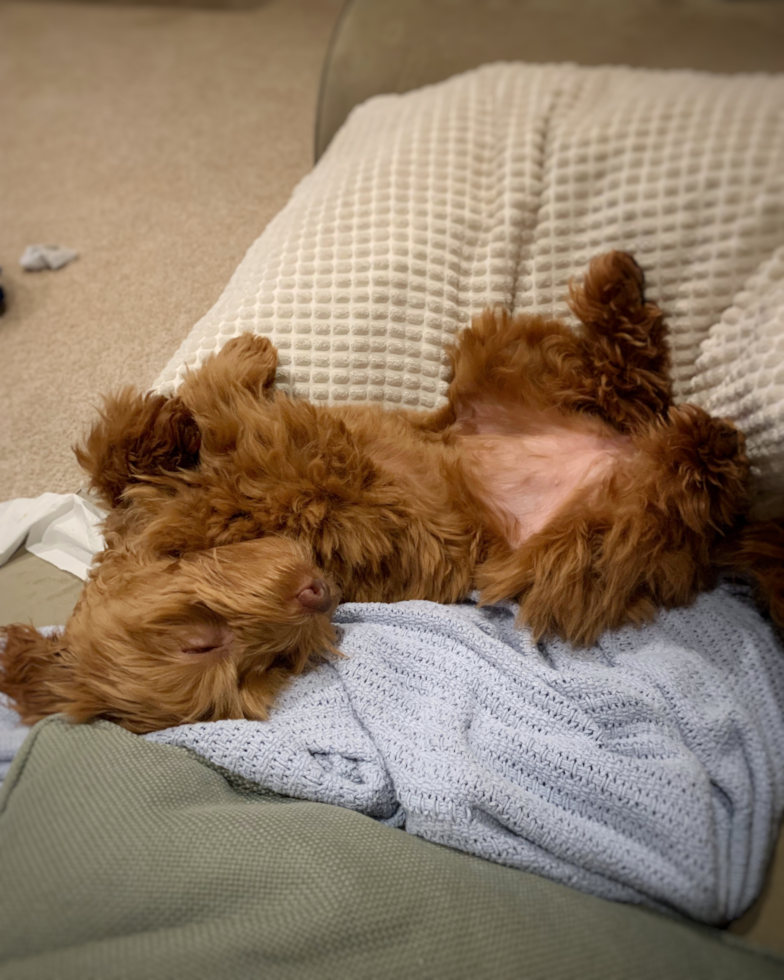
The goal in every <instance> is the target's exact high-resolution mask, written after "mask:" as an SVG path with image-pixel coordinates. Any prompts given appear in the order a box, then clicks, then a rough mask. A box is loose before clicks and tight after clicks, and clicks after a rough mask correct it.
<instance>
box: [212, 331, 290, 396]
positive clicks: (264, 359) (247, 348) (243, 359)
mask: <svg viewBox="0 0 784 980" xmlns="http://www.w3.org/2000/svg"><path fill="white" fill-rule="evenodd" d="M215 360H216V362H219V363H220V364H221V365H222V366H223V367H224V368H228V370H229V371H230V373H231V380H232V382H233V383H234V384H236V385H240V386H241V387H242V388H247V389H248V390H249V391H261V390H264V389H267V388H270V387H272V385H273V383H274V381H275V372H276V371H277V367H278V352H277V351H276V350H275V348H274V347H273V345H272V343H271V341H270V340H269V339H268V338H267V337H259V336H258V335H257V334H254V333H242V334H240V335H239V337H232V339H231V340H229V341H228V342H227V343H226V344H225V346H224V347H223V348H222V349H221V351H220V352H219V353H218V354H217V356H216V358H215Z"/></svg>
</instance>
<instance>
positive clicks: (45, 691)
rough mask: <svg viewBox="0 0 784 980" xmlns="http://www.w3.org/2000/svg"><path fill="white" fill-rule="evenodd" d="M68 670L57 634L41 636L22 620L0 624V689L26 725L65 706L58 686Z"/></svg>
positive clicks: (66, 675) (63, 648)
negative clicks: (11, 623) (1, 625)
mask: <svg viewBox="0 0 784 980" xmlns="http://www.w3.org/2000/svg"><path fill="white" fill-rule="evenodd" d="M70 672H71V668H70V666H69V665H68V662H67V649H66V646H65V642H64V639H63V636H62V634H61V633H54V634H52V635H50V636H45V635H44V634H42V633H39V632H38V630H37V629H35V628H34V627H33V626H28V625H25V624H24V623H17V624H14V625H12V626H4V627H0V692H2V693H3V694H5V695H7V696H8V697H9V698H10V700H11V702H12V704H11V706H12V707H13V708H14V709H15V710H16V711H17V712H18V713H19V714H20V715H21V717H22V721H23V722H24V723H25V724H26V725H33V724H35V722H37V721H40V720H41V718H45V717H46V716H47V715H53V714H56V713H57V712H58V711H63V710H65V709H66V707H67V701H66V699H64V698H63V695H62V693H60V689H61V686H62V684H63V681H66V682H67V679H68V675H69V674H70Z"/></svg>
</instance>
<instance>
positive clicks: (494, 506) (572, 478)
mask: <svg viewBox="0 0 784 980" xmlns="http://www.w3.org/2000/svg"><path fill="white" fill-rule="evenodd" d="M592 421H593V420H591V422H592ZM458 445H459V448H460V455H461V460H462V465H463V469H464V472H465V474H466V482H467V483H468V486H469V488H470V489H471V491H472V492H473V494H474V495H475V496H476V497H477V498H478V499H479V500H481V502H482V503H483V505H484V506H485V507H487V508H488V510H490V511H491V512H492V513H493V514H494V515H495V516H496V517H497V518H500V519H501V522H502V525H503V527H504V528H505V531H506V535H507V537H508V539H509V541H510V543H511V544H513V545H515V546H518V545H520V544H521V543H522V542H523V541H525V540H526V538H528V537H530V536H531V535H533V534H536V532H537V531H540V530H542V528H544V527H545V526H546V525H547V523H548V522H549V521H550V520H551V519H552V518H553V517H554V515H555V514H556V513H557V512H558V511H561V510H562V509H563V508H565V507H567V506H568V504H569V502H570V501H571V500H573V499H577V498H578V496H579V495H580V494H581V493H583V492H584V491H585V490H586V489H587V488H588V487H591V486H595V485H596V484H599V483H600V482H601V481H602V480H604V479H605V478H606V477H607V476H608V475H609V474H610V473H611V472H612V470H613V468H614V466H615V465H616V463H617V461H618V460H619V458H621V457H622V456H625V455H626V454H627V453H628V452H629V451H630V449H629V440H628V439H627V438H626V437H625V436H622V435H620V434H615V433H612V434H610V433H608V432H602V431H601V430H599V429H597V427H596V426H594V425H593V424H590V423H589V424H587V425H585V426H580V425H574V424H571V425H564V426H559V425H558V424H553V423H546V424H541V425H534V426H531V427H529V428H527V429H524V430H523V431H516V432H510V431H482V430H481V427H479V431H477V432H474V433H468V434H465V435H461V436H459V437H458Z"/></svg>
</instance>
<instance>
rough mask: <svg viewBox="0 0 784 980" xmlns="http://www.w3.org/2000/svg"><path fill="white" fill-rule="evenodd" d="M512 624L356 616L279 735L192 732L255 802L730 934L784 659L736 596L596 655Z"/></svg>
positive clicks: (354, 607)
mask: <svg viewBox="0 0 784 980" xmlns="http://www.w3.org/2000/svg"><path fill="white" fill-rule="evenodd" d="M514 616H515V607H514V606H513V605H512V604H511V603H510V604H503V605H499V606H492V607H487V608H483V609H479V608H476V607H474V606H473V605H471V604H462V605H456V606H440V605H437V604H435V603H429V602H419V601H411V602H402V603H397V604H392V605H380V604H379V605H376V604H366V605H359V604H347V605H345V606H341V607H340V608H339V609H338V611H337V613H336V614H335V620H336V622H337V623H338V624H339V625H340V626H341V628H342V631H343V636H342V639H341V644H340V649H341V651H342V652H343V653H345V654H346V656H345V658H341V659H338V660H334V661H332V662H330V663H326V664H324V665H322V666H321V667H319V668H318V669H316V670H314V671H312V672H311V673H310V674H307V675H304V676H302V677H299V678H297V679H296V680H295V681H294V682H293V683H292V684H291V686H290V688H289V689H288V690H287V691H286V692H285V693H284V696H283V698H282V700H281V701H280V703H279V706H278V708H277V710H275V711H274V712H273V713H272V715H271V717H270V719H269V721H266V722H252V721H220V722H213V723H202V724H196V725H183V726H180V727H178V728H173V729H168V730H167V731H165V732H159V733H156V734H153V735H150V736H147V737H148V739H150V740H153V741H157V742H164V743H169V744H173V745H179V746H183V747H186V748H190V749H192V750H194V751H196V752H197V753H199V754H200V755H203V756H204V757H206V758H207V759H209V760H210V761H211V762H213V763H215V764H217V765H219V766H222V767H225V768H227V769H229V770H230V771H232V772H234V773H237V774H238V775H241V776H243V777H245V778H247V779H250V780H253V781H255V782H257V783H259V784H260V785H262V786H265V787H266V788H267V789H271V790H273V791H274V792H277V793H283V794H286V795H289V796H294V797H299V798H302V799H308V800H312V801H314V802H321V803H332V804H336V805H339V806H343V807H348V808H350V809H353V810H357V811H359V812H361V813H364V814H366V815H367V816H371V817H374V818H375V819H377V820H379V821H382V822H384V823H387V824H388V825H390V826H394V827H401V828H403V829H405V830H406V831H408V832H409V833H412V834H415V835H416V836H418V837H422V838H424V839H426V840H429V841H433V842H435V843H437V844H445V845H448V846H449V847H454V848H457V849H458V850H461V851H466V852H468V853H471V854H475V855H477V856H480V857H483V858H487V859H489V860H491V861H494V862H496V863H498V864H503V865H508V866H511V867H515V868H519V869H522V870H524V871H529V872H534V873H535V874H538V875H542V876H544V877H547V878H550V879H551V880H553V881H557V882H561V883H562V884H566V885H571V886H573V887H576V888H579V889H581V890H582V891H585V892H589V893H591V894H593V895H596V896H599V897H601V898H606V899H613V900H616V901H626V902H635V903H640V902H643V903H646V904H648V905H652V906H654V907H659V908H662V907H666V908H670V909H676V910H677V911H679V912H682V913H684V914H686V915H688V916H690V917H692V918H694V919H699V920H701V921H703V922H709V923H720V922H723V921H725V920H727V919H732V918H735V917H736V916H738V915H740V914H741V912H743V911H744V910H745V909H746V908H747V907H748V905H749V904H750V903H751V902H752V901H753V900H754V899H755V897H756V896H757V894H758V893H759V889H760V888H761V886H762V882H763V878H764V874H765V868H766V864H767V860H768V858H769V855H770V850H771V847H772V845H773V842H774V840H775V838H776V834H777V832H778V825H779V821H780V818H781V814H782V808H783V807H784V769H782V766H781V759H782V757H784V716H783V715H782V710H781V706H782V704H784V656H782V650H781V646H780V645H779V644H778V643H777V642H776V639H775V636H774V635H773V633H772V631H771V629H770V627H769V625H768V624H767V623H766V622H765V620H763V618H762V617H761V616H760V614H759V613H758V612H757V611H756V609H755V608H754V607H753V605H751V604H750V603H748V602H747V601H746V600H745V599H744V598H742V597H740V596H739V595H737V594H733V593H732V592H731V591H730V590H729V589H728V588H727V587H723V588H721V589H718V590H716V591H715V592H713V593H710V594H707V595H703V596H701V597H700V598H699V600H698V601H697V603H696V604H695V606H694V608H692V609H688V610H674V611H671V612H667V613H662V614H661V615H660V616H659V617H658V619H657V621H656V622H655V623H654V624H651V625H650V626H648V627H645V628H644V629H639V630H637V629H634V628H627V629H623V630H619V631H616V632H608V633H605V634H604V635H603V636H602V637H601V639H600V640H599V642H598V644H597V645H596V646H595V647H593V648H592V649H591V650H590V651H583V652H582V653H581V652H580V651H575V650H574V649H572V648H571V647H569V646H567V645H566V644H563V643H561V642H558V641H552V642H547V643H540V644H538V645H534V644H533V643H532V642H531V639H530V634H529V633H528V631H527V630H518V629H516V628H515V623H514Z"/></svg>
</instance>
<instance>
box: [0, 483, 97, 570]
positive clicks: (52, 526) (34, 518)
mask: <svg viewBox="0 0 784 980" xmlns="http://www.w3.org/2000/svg"><path fill="white" fill-rule="evenodd" d="M105 517H106V512H105V511H104V510H102V509H101V508H100V507H98V506H97V505H96V504H94V503H93V502H92V501H91V500H88V499H86V498H85V497H80V496H78V495H77V494H75V493H65V494H62V493H44V494H41V496H40V497H18V498H17V499H15V500H6V501H4V502H2V503H0V565H4V564H5V563H6V562H7V561H8V560H9V558H10V557H11V556H12V555H13V554H14V552H15V551H16V549H17V548H18V547H19V546H20V545H22V544H24V545H25V546H26V547H27V550H28V551H29V552H31V553H32V554H34V555H37V556H38V557H39V558H42V559H43V560H44V561H48V562H49V563H50V564H52V565H56V566H57V568H61V569H63V570H64V571H66V572H71V574H72V575H77V576H78V577H79V578H81V579H86V578H87V573H88V572H89V570H90V565H91V563H92V560H93V556H94V555H96V554H97V553H98V552H99V551H102V550H103V548H104V539H103V535H102V533H101V530H100V525H101V522H102V521H103V520H104V518H105Z"/></svg>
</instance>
